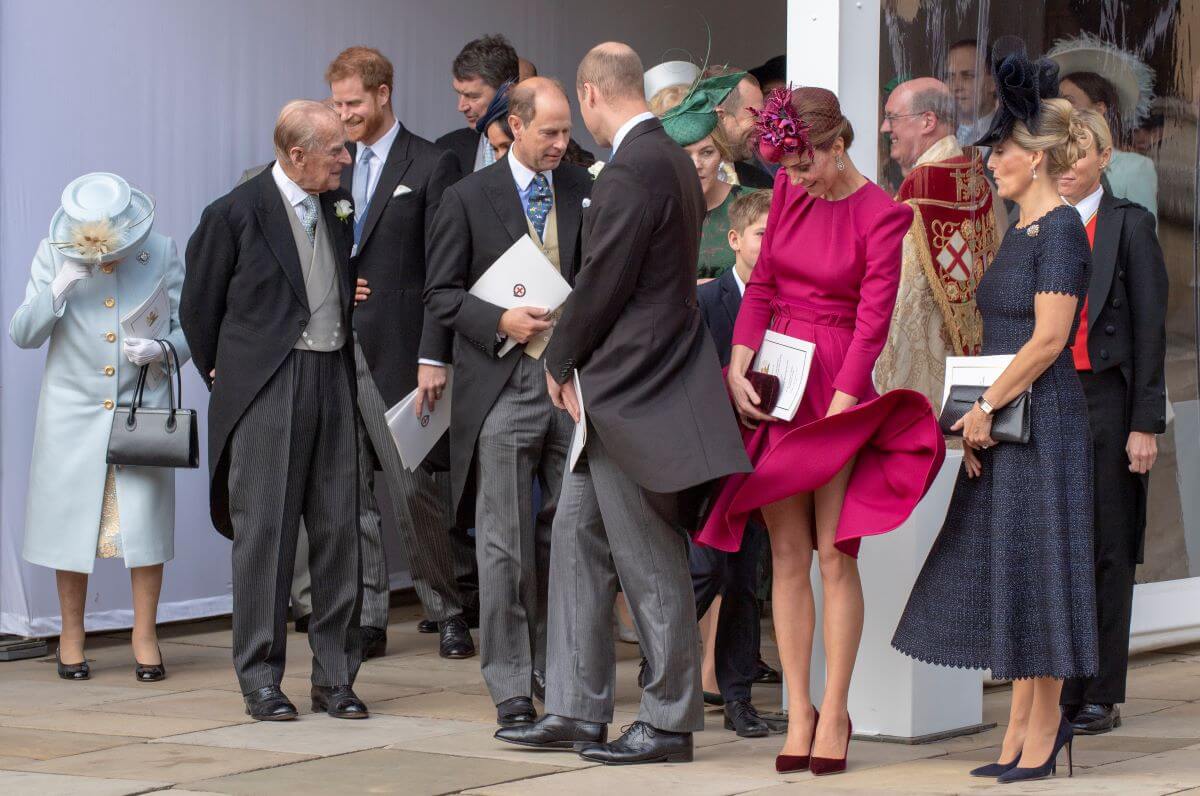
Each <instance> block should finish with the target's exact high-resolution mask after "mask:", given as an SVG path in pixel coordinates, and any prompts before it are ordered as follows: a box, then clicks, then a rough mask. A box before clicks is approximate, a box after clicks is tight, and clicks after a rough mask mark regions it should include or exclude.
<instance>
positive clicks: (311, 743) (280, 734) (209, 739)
mask: <svg viewBox="0 0 1200 796" xmlns="http://www.w3.org/2000/svg"><path fill="white" fill-rule="evenodd" d="M478 726H479V725H477V724H468V723H467V722H460V721H445V720H437V719H418V718H410V717H405V716H382V715H375V716H372V717H371V718H369V719H335V718H331V717H329V716H327V715H325V714H323V713H322V714H312V713H309V714H301V716H300V718H299V719H298V720H296V721H277V722H266V721H263V722H254V723H252V724H238V725H234V726H232V727H221V728H219V729H215V730H205V731H204V732H193V733H189V734H187V735H175V736H172V737H170V738H167V739H165V741H164V742H166V743H171V744H194V745H196V746H214V747H224V748H228V749H261V750H264V751H269V752H288V753H291V754H298V755H308V756H312V757H328V756H329V755H340V754H345V753H347V752H357V751H361V750H363V749H377V748H380V747H384V746H388V745H390V744H397V743H404V742H405V741H409V740H414V739H429V738H438V737H441V736H449V735H455V734H456V733H463V732H467V731H470V730H475V729H477V728H478ZM152 743H157V742H152Z"/></svg>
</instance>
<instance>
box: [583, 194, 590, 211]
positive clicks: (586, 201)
mask: <svg viewBox="0 0 1200 796" xmlns="http://www.w3.org/2000/svg"><path fill="white" fill-rule="evenodd" d="M591 206H592V200H591V199H588V198H587V197H586V196H585V197H583V209H584V210H587V209H588V208H589V207H591Z"/></svg>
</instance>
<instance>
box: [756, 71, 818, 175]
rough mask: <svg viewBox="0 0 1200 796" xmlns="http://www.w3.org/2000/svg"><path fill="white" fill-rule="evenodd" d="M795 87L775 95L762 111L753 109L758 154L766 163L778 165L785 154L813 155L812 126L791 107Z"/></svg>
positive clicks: (767, 101)
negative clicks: (810, 135) (810, 136)
mask: <svg viewBox="0 0 1200 796" xmlns="http://www.w3.org/2000/svg"><path fill="white" fill-rule="evenodd" d="M792 93H793V92H792V87H791V86H788V87H787V88H777V89H775V90H774V91H772V92H771V93H770V94H769V95H768V96H767V99H766V101H765V102H764V103H763V106H762V109H761V110H759V109H755V108H751V109H750V112H751V113H753V114H754V116H755V117H756V119H757V121H756V122H755V123H754V126H755V136H756V137H757V138H758V151H759V153H760V154H761V155H762V156H763V158H764V159H766V160H767V161H769V162H771V163H778V162H779V161H780V160H781V159H782V158H783V156H784V155H785V154H791V153H793V152H801V153H805V154H810V155H811V154H812V143H811V142H810V141H809V140H808V134H809V131H810V130H811V129H812V127H811V125H809V123H808V122H806V121H804V119H802V118H800V114H798V113H796V108H795V106H794V105H792Z"/></svg>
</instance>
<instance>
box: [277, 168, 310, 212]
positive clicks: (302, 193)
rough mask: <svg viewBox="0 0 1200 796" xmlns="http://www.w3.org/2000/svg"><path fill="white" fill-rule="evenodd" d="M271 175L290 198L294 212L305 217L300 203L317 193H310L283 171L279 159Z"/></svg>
mask: <svg viewBox="0 0 1200 796" xmlns="http://www.w3.org/2000/svg"><path fill="white" fill-rule="evenodd" d="M271 176H272V177H274V178H275V184H276V185H278V186H279V191H280V193H282V194H283V197H284V198H285V199H287V200H288V204H290V205H291V206H292V210H293V212H295V213H296V215H298V216H300V217H301V218H303V211H302V210H301V209H300V205H302V204H303V203H304V200H305V199H307V198H308V197H310V196H316V194H310V193H309V192H308V191H306V190H304V189H303V188H301V187H300V186H299V185H297V184H296V183H294V182H293V181H292V178H291V177H289V176H287V175H286V174H284V173H283V166H280V165H279V161H278V160H277V161H275V165H274V166H272V167H271Z"/></svg>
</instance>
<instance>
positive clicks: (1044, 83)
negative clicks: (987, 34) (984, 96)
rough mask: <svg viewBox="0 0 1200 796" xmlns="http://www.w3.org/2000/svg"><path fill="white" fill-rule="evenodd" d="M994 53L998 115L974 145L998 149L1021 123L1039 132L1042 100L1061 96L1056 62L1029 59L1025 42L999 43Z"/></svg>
mask: <svg viewBox="0 0 1200 796" xmlns="http://www.w3.org/2000/svg"><path fill="white" fill-rule="evenodd" d="M993 53H994V56H993V60H992V78H993V79H994V80H995V83H996V112H995V113H994V114H993V115H992V124H991V126H990V127H989V128H988V130H987V132H986V133H984V134H983V136H982V137H981V138H980V139H979V140H978V141H976V142H975V146H989V147H990V146H995V145H996V144H998V143H999V142H1001V141H1003V140H1004V139H1006V138H1008V137H1009V136H1010V135H1012V130H1013V125H1014V124H1016V123H1017V122H1018V121H1020V122H1024V123H1025V126H1026V127H1028V128H1029V130H1030V131H1031V132H1034V133H1036V132H1037V126H1038V115H1039V114H1040V112H1041V109H1042V100H1044V99H1051V98H1053V97H1057V96H1058V64H1056V63H1054V61H1051V60H1050V59H1049V58H1039V59H1038V60H1036V61H1031V60H1029V56H1028V55H1027V54H1026V52H1025V45H1024V43H1023V42H1021V41H1020V40H1019V39H1015V38H1014V37H1005V38H1004V39H1001V40H998V41H997V42H996V46H995V47H994V48H993Z"/></svg>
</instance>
